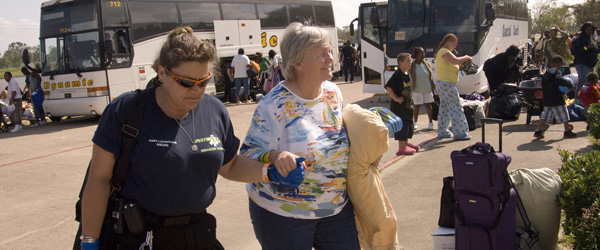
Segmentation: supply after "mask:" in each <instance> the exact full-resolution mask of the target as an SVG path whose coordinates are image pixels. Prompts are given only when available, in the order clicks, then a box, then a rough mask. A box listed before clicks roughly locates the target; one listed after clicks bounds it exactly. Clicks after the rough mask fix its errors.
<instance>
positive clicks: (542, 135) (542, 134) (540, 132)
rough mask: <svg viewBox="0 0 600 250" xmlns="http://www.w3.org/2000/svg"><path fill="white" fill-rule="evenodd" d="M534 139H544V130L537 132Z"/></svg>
mask: <svg viewBox="0 0 600 250" xmlns="http://www.w3.org/2000/svg"><path fill="white" fill-rule="evenodd" d="M533 137H535V138H537V139H544V131H543V130H536V131H535V132H534V133H533Z"/></svg>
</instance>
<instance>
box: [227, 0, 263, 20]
mask: <svg viewBox="0 0 600 250" xmlns="http://www.w3.org/2000/svg"><path fill="white" fill-rule="evenodd" d="M221 8H222V10H223V20H257V19H258V16H257V15H256V7H254V4H246V3H239V4H238V3H222V4H221Z"/></svg>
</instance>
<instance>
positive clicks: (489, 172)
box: [450, 119, 517, 250]
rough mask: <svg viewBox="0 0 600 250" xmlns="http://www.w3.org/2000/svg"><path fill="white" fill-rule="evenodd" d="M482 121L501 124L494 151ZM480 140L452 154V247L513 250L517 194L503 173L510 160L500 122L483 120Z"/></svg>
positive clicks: (473, 249) (480, 249) (475, 249)
mask: <svg viewBox="0 0 600 250" xmlns="http://www.w3.org/2000/svg"><path fill="white" fill-rule="evenodd" d="M485 122H496V123H498V124H499V125H500V145H499V149H500V150H499V151H498V152H496V151H495V150H494V148H493V147H492V146H490V145H489V144H487V143H485ZM482 124H484V125H483V126H482V128H481V129H482V135H483V136H482V141H483V142H480V143H476V144H475V145H472V146H470V147H467V148H465V149H462V150H457V151H453V152H452V153H451V155H450V157H451V159H452V171H453V172H454V205H455V229H456V235H455V245H456V249H457V250H486V249H489V250H514V249H515V248H516V244H515V233H516V217H515V215H516V208H517V200H516V199H517V193H516V191H515V190H514V189H513V188H511V185H510V182H509V179H508V178H509V177H508V173H507V171H506V169H507V167H508V164H510V161H511V157H510V155H508V154H505V153H502V120H500V119H482Z"/></svg>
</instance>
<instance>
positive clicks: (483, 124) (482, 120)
mask: <svg viewBox="0 0 600 250" xmlns="http://www.w3.org/2000/svg"><path fill="white" fill-rule="evenodd" d="M488 122H489V123H498V126H499V128H498V131H499V132H498V133H499V135H498V152H502V123H503V120H502V119H497V118H481V142H483V143H485V124H486V123H488Z"/></svg>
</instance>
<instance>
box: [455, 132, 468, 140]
mask: <svg viewBox="0 0 600 250" xmlns="http://www.w3.org/2000/svg"><path fill="white" fill-rule="evenodd" d="M454 140H460V141H465V140H471V136H470V135H469V133H466V132H465V133H462V134H460V135H457V136H454Z"/></svg>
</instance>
